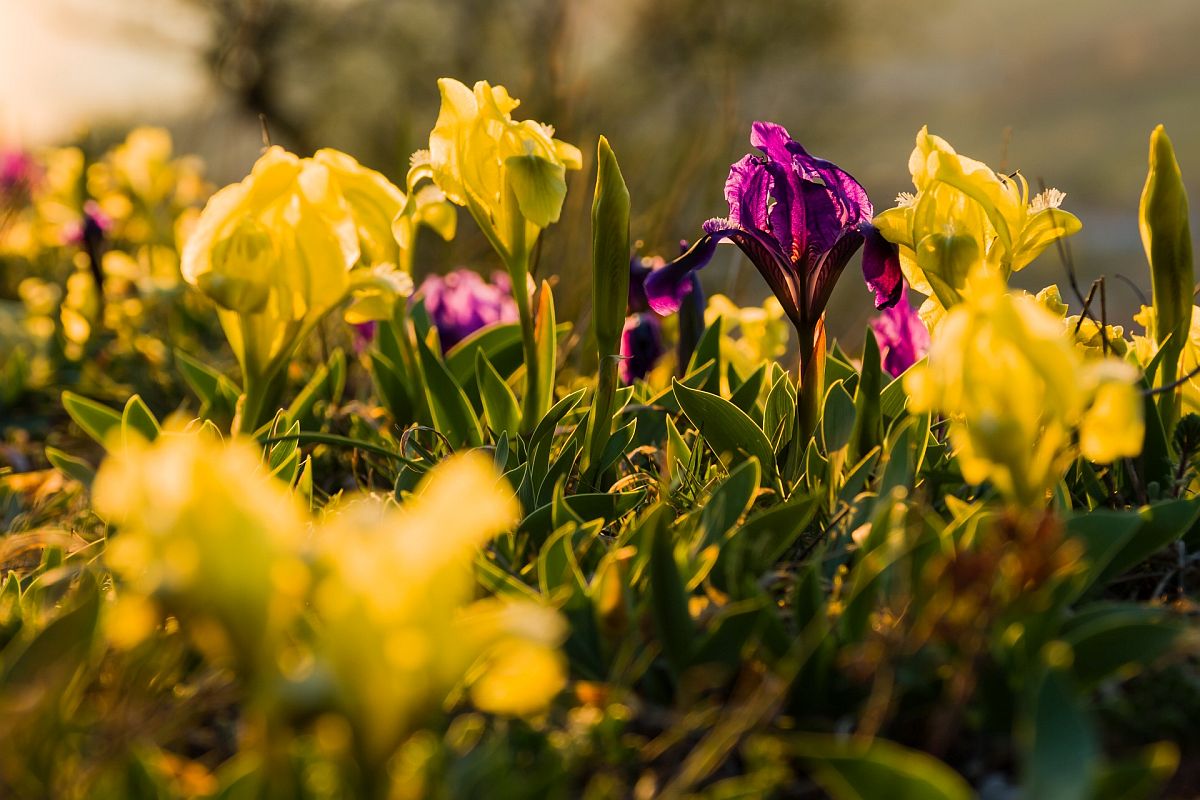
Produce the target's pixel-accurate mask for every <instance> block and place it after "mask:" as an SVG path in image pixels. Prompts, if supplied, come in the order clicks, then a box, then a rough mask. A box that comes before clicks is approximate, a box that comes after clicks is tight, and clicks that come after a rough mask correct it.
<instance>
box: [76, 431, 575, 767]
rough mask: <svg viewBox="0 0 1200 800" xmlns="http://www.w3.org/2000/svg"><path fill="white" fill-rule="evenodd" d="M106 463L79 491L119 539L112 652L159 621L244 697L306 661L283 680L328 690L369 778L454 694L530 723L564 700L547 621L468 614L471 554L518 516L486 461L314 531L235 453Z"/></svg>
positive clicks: (449, 466) (130, 451) (181, 449)
mask: <svg viewBox="0 0 1200 800" xmlns="http://www.w3.org/2000/svg"><path fill="white" fill-rule="evenodd" d="M111 452H112V455H111V456H110V457H109V458H108V459H107V460H106V461H105V462H104V463H103V465H102V466H101V468H100V470H99V472H98V474H97V477H96V481H95V484H94V491H95V504H96V508H97V510H98V511H99V513H101V514H103V515H105V516H106V517H107V519H108V520H109V521H110V522H111V523H113V524H114V525H115V526H116V527H117V529H118V530H119V534H118V535H117V536H114V537H113V538H112V539H111V540H110V542H109V546H108V550H107V552H106V558H107V560H108V562H109V564H110V566H111V567H112V569H113V571H114V573H115V574H116V575H117V576H118V579H119V583H118V586H117V587H116V594H117V595H118V600H117V602H116V603H115V604H114V605H113V607H112V608H111V611H110V613H108V615H107V617H106V620H107V622H106V624H107V629H106V630H107V633H108V637H109V639H110V641H112V642H113V643H114V644H115V645H117V646H119V647H132V646H134V645H136V644H137V643H138V642H139V641H141V640H142V639H143V638H144V637H145V636H147V635H149V634H150V633H151V632H152V631H153V629H154V627H155V626H156V625H158V624H159V623H160V621H161V620H162V619H163V617H164V615H168V614H169V615H171V616H173V617H174V618H175V619H176V620H178V622H179V625H180V627H181V629H182V630H183V631H185V632H186V633H187V634H188V635H189V636H191V637H192V638H193V639H194V640H195V641H196V643H197V645H198V646H199V647H200V648H201V649H202V650H203V651H204V652H205V653H206V654H207V655H208V656H209V657H210V658H212V659H213V660H214V661H215V662H216V663H220V664H224V665H227V666H229V667H231V668H233V669H235V670H238V671H239V672H240V673H241V677H242V678H243V679H244V680H245V685H246V686H247V687H248V688H249V689H250V690H252V691H254V690H256V689H259V688H261V687H264V686H268V685H274V684H277V682H278V681H279V680H281V679H287V678H291V677H296V676H293V675H291V674H290V672H289V667H288V666H287V665H288V664H293V665H294V666H295V659H294V657H293V658H291V660H290V661H289V654H291V655H294V653H295V649H296V647H297V645H298V644H300V645H301V646H302V647H303V650H304V651H305V652H306V653H311V659H309V660H308V661H306V662H305V663H307V664H308V666H301V667H296V668H299V669H301V673H302V674H309V673H308V672H307V671H308V670H316V671H319V673H320V674H322V675H327V676H328V678H329V680H330V684H331V688H332V692H331V694H330V696H329V697H328V698H327V699H325V700H324V701H323V702H326V703H328V704H329V711H331V712H336V713H338V714H339V715H341V716H342V717H343V718H344V719H345V720H346V721H347V722H349V724H350V726H351V728H352V730H353V733H354V736H355V737H356V739H357V740H358V741H357V743H358V746H359V750H360V752H361V753H363V755H364V756H365V757H366V759H367V762H368V763H367V764H366V765H365V766H369V767H370V768H372V769H379V768H381V767H382V765H384V764H386V762H387V760H388V759H389V758H390V757H391V756H392V754H393V753H394V752H395V751H396V748H397V747H399V746H400V745H401V744H402V743H403V741H404V740H405V739H406V738H407V737H408V736H409V735H410V734H411V733H412V732H413V731H414V730H416V729H417V728H419V727H420V726H421V725H422V724H424V723H425V722H426V721H427V719H428V716H429V714H431V713H433V712H435V711H436V710H437V709H439V708H441V707H442V706H443V705H444V704H445V703H446V701H447V699H448V698H450V697H451V696H453V695H455V694H456V690H458V689H463V690H465V692H466V693H467V694H468V695H469V696H470V698H471V700H472V701H473V703H474V704H475V705H476V706H477V707H478V708H480V709H482V710H485V711H489V712H493V713H498V714H514V715H529V714H535V713H538V712H540V711H542V710H543V709H544V708H545V707H546V706H547V704H548V703H549V702H550V701H551V700H553V698H554V697H555V695H557V694H558V692H559V691H560V690H561V689H562V688H563V686H564V685H565V683H566V664H565V659H564V658H563V655H562V654H561V652H560V651H559V645H560V644H561V642H562V641H563V639H564V638H565V635H566V625H565V622H564V620H563V619H562V617H561V616H560V615H559V614H558V612H556V611H554V610H553V609H551V608H549V607H546V606H542V605H539V604H537V603H535V602H532V601H514V600H510V599H505V598H498V597H492V598H487V599H483V600H476V599H475V592H476V584H475V578H474V575H473V571H472V570H473V562H474V559H475V557H476V555H477V554H478V552H479V549H480V547H482V546H483V545H484V544H485V543H486V542H487V541H488V540H489V539H491V538H492V537H493V536H496V535H497V534H500V533H502V532H504V531H506V530H508V529H510V528H511V526H513V525H514V524H515V523H516V521H517V520H518V519H519V517H520V513H519V512H520V509H519V505H518V503H517V500H516V498H515V497H514V496H513V493H512V490H511V488H509V487H508V484H507V483H506V482H505V481H504V480H503V478H502V477H501V476H500V474H499V473H498V472H497V471H496V468H495V467H494V466H493V464H492V462H491V460H490V459H488V458H487V457H486V456H483V455H481V454H478V453H468V454H466V455H461V456H454V457H452V458H450V459H447V460H446V461H444V462H443V463H441V464H439V465H438V466H437V467H436V468H434V469H433V470H432V471H431V473H430V475H429V477H428V478H427V479H426V481H425V482H424V483H423V484H422V486H420V487H419V488H418V490H417V493H416V495H415V496H414V497H413V498H411V499H410V500H408V501H407V502H405V503H404V504H402V505H397V504H395V503H394V502H393V501H391V500H383V499H380V498H375V497H364V498H360V499H355V500H349V501H346V502H344V503H343V504H342V505H340V506H338V507H335V508H333V509H331V510H327V511H326V512H325V513H324V515H323V516H322V517H321V518H319V519H313V518H312V517H310V515H309V514H308V512H307V511H306V510H305V508H304V507H303V505H302V504H301V503H300V502H299V501H298V500H297V498H296V496H295V495H294V494H293V493H292V492H291V491H290V490H289V488H288V486H287V485H286V484H285V483H283V482H282V481H279V480H278V479H276V478H274V477H272V476H271V475H270V474H269V473H268V471H267V469H266V467H264V465H263V462H262V458H261V456H260V453H259V451H258V448H256V447H255V446H253V445H252V444H250V443H249V442H248V441H246V440H241V439H235V440H233V441H230V442H223V441H220V440H219V439H217V438H215V437H209V436H207V435H204V434H197V433H182V432H172V431H168V432H164V433H163V434H162V435H161V436H160V437H159V438H158V439H157V440H156V441H155V442H154V443H153V444H147V443H145V442H141V441H137V440H135V441H131V442H129V443H128V444H127V445H126V446H124V447H113V448H112V450H111ZM463 498H470V502H469V503H464V502H463ZM268 695H269V696H265V697H264V698H261V699H263V700H265V701H267V702H272V701H277V700H278V697H277V696H276V695H275V694H273V693H268Z"/></svg>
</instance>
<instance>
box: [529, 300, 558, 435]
mask: <svg viewBox="0 0 1200 800" xmlns="http://www.w3.org/2000/svg"><path fill="white" fill-rule="evenodd" d="M536 325H537V327H536V329H535V330H534V337H533V338H534V341H535V342H536V343H537V360H538V375H539V376H540V378H539V380H540V381H541V383H540V388H539V392H540V393H541V394H540V396H539V397H538V398H536V399H537V403H536V406H533V407H532V410H533V414H534V421H533V422H531V421H528V420H522V424H523V426H524V428H525V429H526V430H531V429H532V428H534V427H535V426H536V424H537V420H540V419H541V418H542V415H543V414H545V413H546V409H548V408H550V404H551V403H553V402H554V379H555V368H556V366H557V364H556V359H557V356H558V338H557V336H556V334H555V324H554V294H553V292H551V291H550V284H549V283H548V282H546V281H542V288H541V291H539V292H538V313H537V322H536ZM525 407H526V408H527V409H530V408H531V406H530V405H529V404H528V403H526V406H525Z"/></svg>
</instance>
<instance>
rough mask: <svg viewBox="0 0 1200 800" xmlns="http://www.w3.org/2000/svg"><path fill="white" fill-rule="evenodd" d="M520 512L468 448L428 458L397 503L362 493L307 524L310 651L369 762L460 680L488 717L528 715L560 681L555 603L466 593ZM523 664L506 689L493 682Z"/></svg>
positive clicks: (488, 466)
mask: <svg viewBox="0 0 1200 800" xmlns="http://www.w3.org/2000/svg"><path fill="white" fill-rule="evenodd" d="M464 498H469V500H470V502H463V501H464ZM518 517H519V508H518V505H517V501H516V499H515V497H514V496H513V494H512V491H511V489H510V488H509V487H508V486H507V484H506V483H504V482H503V480H502V479H501V478H500V476H499V474H498V473H497V472H496V469H495V467H494V466H493V465H492V463H491V461H490V460H489V459H487V458H486V457H484V456H482V455H478V454H467V455H463V456H457V457H454V458H452V459H450V460H448V461H446V462H444V463H443V464H442V465H439V467H438V468H437V469H436V470H434V471H433V473H432V474H431V476H430V477H429V479H428V480H427V481H426V482H425V484H424V485H423V486H422V487H421V488H420V489H419V490H418V494H417V495H416V496H415V497H414V498H412V500H410V501H409V502H408V503H406V504H404V505H403V506H400V507H396V506H395V505H394V504H392V503H391V502H390V501H385V500H382V499H379V498H362V499H358V500H354V501H351V502H349V503H348V504H346V505H344V506H342V507H341V508H340V509H336V510H334V511H331V512H330V513H329V515H328V517H327V519H326V520H325V522H324V524H322V525H321V526H320V527H319V529H318V531H317V535H316V540H315V542H316V548H317V564H318V571H319V572H320V574H322V575H323V576H324V577H323V579H322V581H321V583H320V584H319V585H318V586H317V589H316V595H315V607H316V611H317V614H318V616H319V618H320V620H321V624H320V628H319V631H318V640H317V651H318V653H319V654H320V656H321V657H322V658H323V659H326V660H327V662H328V665H329V670H330V674H331V677H332V678H333V681H334V684H335V689H336V692H337V694H338V697H339V702H340V703H341V704H342V711H343V713H344V714H345V715H346V717H347V719H349V720H350V721H351V724H352V725H353V727H354V728H355V730H356V731H357V732H358V735H359V736H360V737H361V742H360V746H361V747H362V748H363V750H364V751H365V752H366V753H367V754H368V756H369V758H371V759H372V760H373V761H374V762H375V763H380V762H381V761H382V760H384V759H386V758H387V757H388V756H390V755H391V753H393V752H394V751H395V749H396V748H397V747H398V746H399V745H400V743H401V742H402V741H403V739H404V738H405V737H406V736H407V735H408V734H409V733H411V732H412V730H413V729H414V727H416V726H417V725H419V724H420V723H421V721H422V719H423V718H424V717H425V715H427V714H428V713H430V712H431V711H433V710H434V709H436V707H437V706H438V705H440V704H441V703H442V702H443V701H444V699H445V698H446V696H447V695H448V694H449V693H450V691H451V690H452V689H454V688H455V687H456V686H458V685H460V684H461V683H463V681H464V680H469V681H470V682H471V683H472V685H473V686H475V687H479V688H478V689H475V688H473V689H472V697H473V698H474V699H475V700H476V703H477V704H478V705H479V706H480V708H483V709H485V710H489V711H495V712H499V713H514V714H528V713H534V712H536V711H538V710H540V709H542V708H544V707H545V705H546V704H547V703H548V702H549V701H550V700H551V699H552V698H553V696H554V695H555V694H556V693H557V692H558V691H559V690H560V689H561V688H562V686H563V683H564V681H565V668H564V665H563V660H562V656H561V655H560V654H559V653H558V652H557V646H558V644H559V642H560V641H561V640H562V639H563V637H564V635H565V627H564V623H563V621H562V620H561V618H560V617H559V616H558V614H557V613H556V612H554V611H552V610H550V609H547V608H543V607H541V606H537V605H533V604H529V603H524V604H511V603H509V602H507V601H501V600H497V599H491V600H484V601H479V602H477V603H473V602H472V600H473V594H474V576H473V573H472V566H471V565H472V562H473V560H474V558H475V554H476V553H477V552H478V549H479V547H480V546H481V545H483V544H484V543H485V542H487V541H488V540H489V539H491V538H492V537H493V536H495V535H497V534H498V533H501V532H503V531H505V530H507V529H509V528H510V527H511V526H512V525H514V524H515V523H516V521H517V519H518ZM523 667H524V668H528V671H527V672H523V673H522V675H521V676H520V680H519V681H517V685H516V686H512V687H508V688H507V689H506V688H505V687H503V686H501V685H500V684H501V683H502V682H505V681H507V680H508V679H509V678H510V677H511V676H512V674H513V671H514V670H517V669H522V668H523ZM468 673H470V674H468Z"/></svg>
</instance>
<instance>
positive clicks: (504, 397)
mask: <svg viewBox="0 0 1200 800" xmlns="http://www.w3.org/2000/svg"><path fill="white" fill-rule="evenodd" d="M475 374H476V382H477V384H478V386H479V397H480V399H481V400H482V401H483V413H484V417H485V418H486V419H487V424H488V427H489V428H491V429H492V434H493V435H496V436H499V435H500V434H502V433H506V434H508V435H509V436H516V435H517V429H518V427H519V426H520V424H521V406H520V404H519V403H518V402H517V396H516V395H515V394H513V390H512V389H511V388H510V387H509V385H508V384H507V383H505V382H504V379H503V378H501V377H500V373H499V372H497V371H496V368H495V367H493V366H492V362H491V361H489V360H488V357H487V354H486V353H485V352H484V351H483V349H477V350H476V351H475Z"/></svg>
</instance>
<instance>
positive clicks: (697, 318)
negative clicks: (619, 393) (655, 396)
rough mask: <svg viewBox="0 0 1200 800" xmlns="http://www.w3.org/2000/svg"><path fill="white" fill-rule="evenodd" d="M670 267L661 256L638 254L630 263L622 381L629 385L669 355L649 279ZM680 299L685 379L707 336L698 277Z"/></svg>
mask: <svg viewBox="0 0 1200 800" xmlns="http://www.w3.org/2000/svg"><path fill="white" fill-rule="evenodd" d="M680 245H681V246H680V250H681V251H686V250H687V249H688V248H687V242H681V243H680ZM666 265H667V262H666V260H665V259H664V258H662V257H661V256H647V257H642V256H639V255H637V254H636V253H635V254H634V255H633V257H632V258H631V259H630V260H629V306H628V311H627V313H628V315H629V316H628V317H627V318H626V320H625V328H624V330H623V331H622V333H621V356H622V357H623V359H625V360H624V361H623V362H622V364H621V369H620V377H621V381H622V382H623V383H625V384H626V385H629V384H631V383H633V381H634V380H640V379H641V378H644V377H646V375H647V374H648V373H649V372H650V370H651V369H653V368H654V365H655V364H656V363H658V360H659V359H660V358H662V356H663V354H664V353H665V352H666V347H665V346H664V344H663V338H662V326H661V325H660V324H659V321H658V318H657V317H656V316H655V313H654V311H653V309H652V308H651V307H650V299H649V298H648V297H647V296H646V279H647V278H649V277H650V276H651V275H652V274H654V272H656V271H657V270H660V269H663V268H665V267H666ZM680 295H681V296H680V305H679V308H678V309H677V310H678V312H679V313H678V332H679V336H678V341H677V342H676V354H675V355H676V360H677V362H678V370H679V373H680V375H683V374H684V373H685V372H686V371H687V367H688V363H689V362H690V361H691V358H692V352H693V351H694V350H695V349H696V343H697V342H698V341H699V340H700V336H701V335H702V334H703V333H704V290H703V289H702V288H701V287H700V280H699V278H698V277H697V276H696V275H695V273H693V274H691V275H690V276H688V279H687V280H686V281H685V283H684V286H683V288H682V290H681V293H680Z"/></svg>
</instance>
